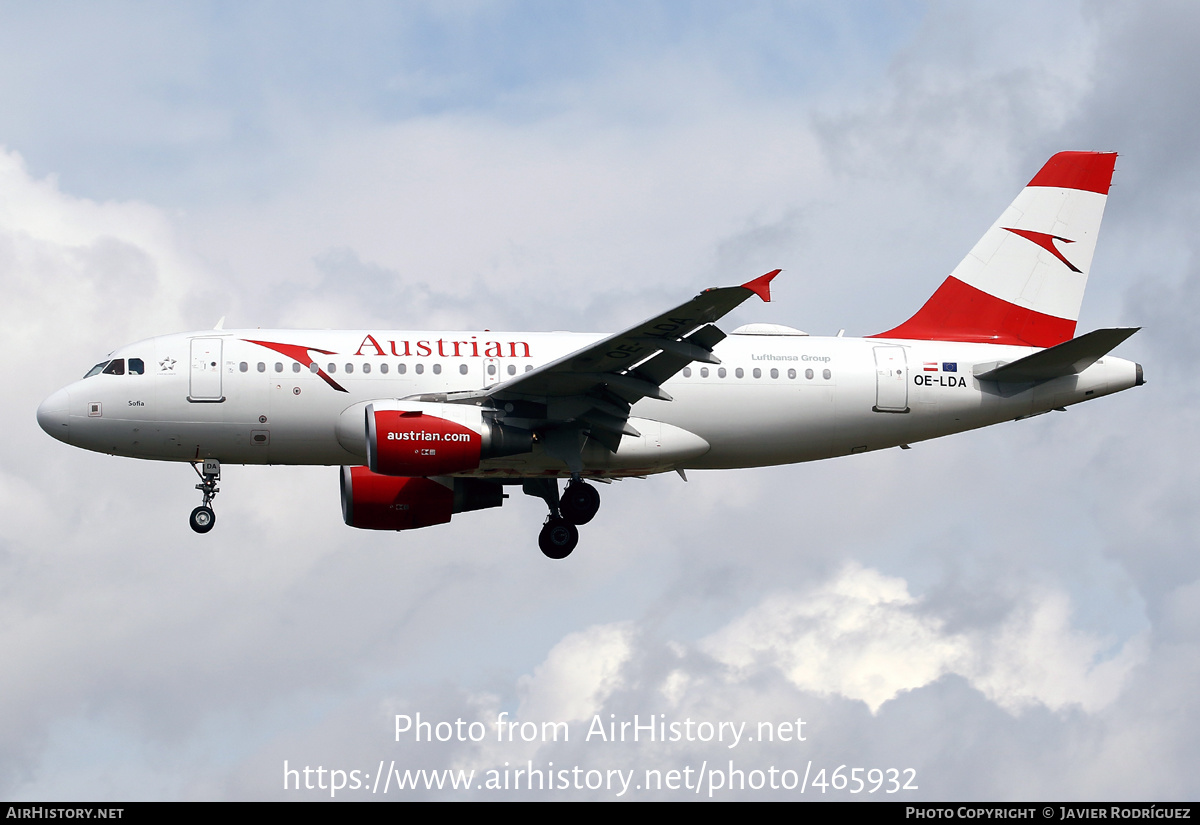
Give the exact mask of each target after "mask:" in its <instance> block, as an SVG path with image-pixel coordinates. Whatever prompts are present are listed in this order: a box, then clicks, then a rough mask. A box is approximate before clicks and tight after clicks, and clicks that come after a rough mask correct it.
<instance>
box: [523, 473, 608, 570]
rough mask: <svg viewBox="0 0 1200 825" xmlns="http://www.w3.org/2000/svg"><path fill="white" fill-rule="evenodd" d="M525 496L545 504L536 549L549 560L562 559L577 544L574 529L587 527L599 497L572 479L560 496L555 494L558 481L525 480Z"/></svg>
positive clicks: (577, 533)
mask: <svg viewBox="0 0 1200 825" xmlns="http://www.w3.org/2000/svg"><path fill="white" fill-rule="evenodd" d="M524 489H525V492H526V493H527V494H528V495H531V496H538V497H540V498H542V499H543V500H545V502H546V506H548V507H549V508H550V515H549V516H548V517H547V518H546V523H545V524H544V525H542V532H541V533H540V534H539V535H538V546H539V547H541V549H542V552H543V553H544V554H545V555H546V556H547V557H549V558H552V559H565V558H566V557H567V556H569V555H571V551H572V550H574V549H575V545H577V544H579V529H578V526H577V525H580V524H587V523H588V522H589V521H591V520H592V518H593V517H594V516H595V515H596V511H597V510H599V509H600V494H599V493H598V492H596V488H595V487H593V486H592V485H590V484H587V483H585V482H584V481H582V480H580V478H579V477H578V476H575V477H573V478H572V479H571V481H570V483H568V484H567V489H565V490H563V493H562V496H561V497H560V496H559V494H558V481H557V480H556V479H552V478H538V479H528V480H526V481H525V484H524Z"/></svg>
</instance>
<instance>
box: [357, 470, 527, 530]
mask: <svg viewBox="0 0 1200 825" xmlns="http://www.w3.org/2000/svg"><path fill="white" fill-rule="evenodd" d="M503 503H504V492H503V488H502V487H501V485H500V483H499V482H495V481H483V480H481V479H477V478H404V477H400V476H387V475H379V474H378V473H373V472H371V471H370V470H369V469H367V468H366V467H342V520H343V521H345V522H346V524H348V525H350V526H351V527H359V528H362V529H364V530H415V529H416V528H418V527H430V526H432V525H434V524H445V523H446V522H448V521H449V520H450V517H451V516H452V515H453V514H454V513H463V512H466V511H468V510H483V509H486V508H488V507H499V506H500V505H501V504H503Z"/></svg>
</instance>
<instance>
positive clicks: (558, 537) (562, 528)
mask: <svg viewBox="0 0 1200 825" xmlns="http://www.w3.org/2000/svg"><path fill="white" fill-rule="evenodd" d="M577 544H579V530H577V529H576V528H575V525H574V524H572V523H571V522H569V521H567V520H566V519H565V518H554V517H553V516H551V517H550V518H549V519H547V520H546V524H545V526H543V527H542V532H541V534H540V535H539V536H538V546H539V547H541V548H542V552H543V553H544V554H545V555H546V557H547V558H551V559H565V558H566V557H567V556H569V555H571V551H572V550H574V549H575V545H577Z"/></svg>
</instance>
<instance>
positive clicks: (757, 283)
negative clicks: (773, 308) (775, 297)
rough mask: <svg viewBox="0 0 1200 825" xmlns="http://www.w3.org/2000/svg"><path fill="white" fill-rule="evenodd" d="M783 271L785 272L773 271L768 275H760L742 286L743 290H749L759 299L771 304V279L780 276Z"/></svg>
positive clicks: (780, 270)
mask: <svg viewBox="0 0 1200 825" xmlns="http://www.w3.org/2000/svg"><path fill="white" fill-rule="evenodd" d="M782 271H783V270H782V269H773V270H771V271H770V272H768V273H767V274H766V275H760V276H758V277H757V278H755V279H754V280H753V281H747V282H746V283H744V284H742V289H748V290H750V291H751V292H753V293H754V294H755V295H757V296H758V297H759V298H762V299H763V300H764V301H766V302H768V303H770V301H771V279H772V278H774V277H775V276H776V275H778V274H779V273H780V272H782Z"/></svg>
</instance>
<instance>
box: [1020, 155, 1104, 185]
mask: <svg viewBox="0 0 1200 825" xmlns="http://www.w3.org/2000/svg"><path fill="white" fill-rule="evenodd" d="M1116 163H1117V153H1116V152H1059V153H1058V154H1057V155H1055V156H1054V157H1052V158H1050V160H1048V161H1046V165H1045V166H1043V167H1042V169H1041V171H1040V172H1038V173H1037V174H1036V175H1034V176H1033V180H1031V181H1029V185H1030V186H1053V187H1056V188H1062V189H1080V190H1082V191H1084V192H1095V193H1097V194H1099V195H1107V194H1108V188H1109V186H1111V185H1112V176H1113V167H1114V166H1116Z"/></svg>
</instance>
